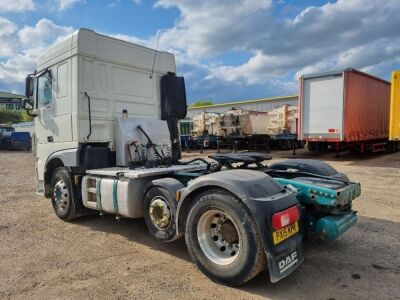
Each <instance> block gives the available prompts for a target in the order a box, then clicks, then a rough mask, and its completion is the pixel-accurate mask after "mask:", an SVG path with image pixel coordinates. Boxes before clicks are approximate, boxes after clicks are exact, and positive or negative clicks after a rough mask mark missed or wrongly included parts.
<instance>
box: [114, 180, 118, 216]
mask: <svg viewBox="0 0 400 300" xmlns="http://www.w3.org/2000/svg"><path fill="white" fill-rule="evenodd" d="M113 200H114V212H115V214H116V215H117V216H118V179H115V180H114V182H113Z"/></svg>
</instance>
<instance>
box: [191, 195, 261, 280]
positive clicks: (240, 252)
mask: <svg viewBox="0 0 400 300" xmlns="http://www.w3.org/2000/svg"><path fill="white" fill-rule="evenodd" d="M185 240H186V245H187V248H188V251H189V254H190V256H191V258H192V260H193V261H194V262H195V264H196V265H197V267H198V268H199V269H200V270H201V271H202V272H203V273H204V274H205V275H207V276H208V277H209V278H211V279H212V280H214V281H217V282H221V283H223V284H226V285H231V286H234V285H240V284H243V283H245V282H246V281H248V280H250V279H252V278H253V277H254V276H256V275H257V274H258V273H260V272H261V271H262V270H264V268H265V254H264V250H263V246H262V243H261V241H260V238H259V235H258V231H257V228H256V225H255V223H254V221H253V219H252V217H251V216H250V215H249V213H248V212H247V209H246V208H245V207H243V205H242V204H241V203H240V202H239V201H238V200H237V199H236V198H235V197H233V196H231V195H230V194H228V193H226V192H224V191H222V190H210V191H206V192H204V193H202V194H200V195H199V196H198V199H197V203H196V204H195V205H194V206H193V207H192V208H191V210H190V212H189V215H188V218H187V221H186V228H185Z"/></svg>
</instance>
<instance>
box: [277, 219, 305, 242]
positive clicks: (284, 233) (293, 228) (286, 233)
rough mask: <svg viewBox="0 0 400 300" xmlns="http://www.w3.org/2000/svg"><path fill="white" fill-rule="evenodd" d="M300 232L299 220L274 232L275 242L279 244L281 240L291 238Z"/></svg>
mask: <svg viewBox="0 0 400 300" xmlns="http://www.w3.org/2000/svg"><path fill="white" fill-rule="evenodd" d="M297 232H299V224H298V222H296V223H293V224H290V225H288V226H285V227H283V228H281V229H279V230H277V231H274V232H273V233H272V237H273V238H274V244H275V245H276V244H279V243H280V242H282V241H284V240H286V239H288V238H290V237H291V236H292V235H294V234H296V233H297Z"/></svg>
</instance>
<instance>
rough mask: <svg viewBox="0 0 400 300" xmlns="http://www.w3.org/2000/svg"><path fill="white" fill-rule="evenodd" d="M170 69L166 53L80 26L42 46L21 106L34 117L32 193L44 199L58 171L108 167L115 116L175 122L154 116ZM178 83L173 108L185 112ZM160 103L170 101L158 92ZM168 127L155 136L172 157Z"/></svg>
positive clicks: (176, 147)
mask: <svg viewBox="0 0 400 300" xmlns="http://www.w3.org/2000/svg"><path fill="white" fill-rule="evenodd" d="M175 72H176V66H175V59H174V56H173V55H172V54H170V53H167V52H157V51H155V50H152V49H149V48H146V47H142V46H139V45H135V44H132V43H128V42H125V41H122V40H118V39H115V38H112V37H107V36H104V35H101V34H98V33H96V32H94V31H92V30H88V29H79V30H77V31H76V32H74V33H73V34H72V35H70V36H68V37H67V38H65V39H64V40H62V41H61V42H59V43H57V44H55V45H53V46H52V47H50V48H49V49H48V50H47V51H46V52H45V53H44V54H43V55H42V56H41V57H40V58H39V60H38V63H37V68H36V71H35V72H34V74H32V75H30V76H28V77H27V81H26V83H27V84H26V94H27V96H28V98H29V100H26V102H27V104H28V108H32V110H31V114H33V115H34V116H36V118H35V137H36V147H37V148H36V149H37V151H36V156H37V175H38V181H39V185H38V191H41V192H44V193H45V195H47V196H49V193H50V178H51V174H52V173H53V172H54V170H55V169H56V168H58V167H60V166H66V167H71V168H80V169H88V168H96V167H107V166H113V165H114V163H113V157H115V150H116V143H115V122H116V119H117V118H120V117H121V115H122V112H123V111H126V112H127V114H128V116H129V118H136V119H137V118H140V119H147V120H148V121H149V122H152V121H155V120H158V121H160V120H161V118H162V117H163V119H164V120H167V119H168V121H169V122H170V121H172V123H174V121H173V120H171V119H176V117H177V116H176V115H175V116H168V115H166V113H165V111H164V115H163V116H162V115H161V114H162V113H163V111H162V109H161V102H162V99H161V97H162V92H161V78H162V77H163V76H169V77H170V78H171V80H172V81H173V80H174V78H177V77H175V76H173V74H175ZM179 82H180V85H181V88H180V90H181V91H182V90H183V93H181V94H182V95H183V96H182V95H181V100H182V101H181V102H182V104H181V105H180V107H179V103H177V102H175V103H174V106H175V109H177V110H181V111H183V112H184V113H185V112H186V99H184V98H185V97H184V83H183V79H180V80H179ZM164 94H165V93H164ZM165 98H171V96H170V95H164V99H165ZM164 102H165V101H164ZM167 102H168V101H167ZM169 103H170V102H168V103H166V104H167V105H170V104H169ZM164 123H165V124H164V126H167V122H165V121H164ZM170 123H171V122H170ZM170 127H176V126H175V125H174V124H170ZM151 129H152V130H153V131H154V127H151V126H150V127H149V130H151ZM171 129H172V131H171V130H167V131H165V130H164V131H163V133H164V134H165V133H167V136H164V137H161V138H162V139H164V140H165V141H169V140H172V141H173V144H174V145H173V146H172V147H173V148H174V151H175V152H177V151H179V144H178V137H177V129H176V130H175V128H171ZM169 131H171V133H172V134H170V133H169ZM174 131H175V132H174ZM165 141H164V142H165ZM89 152H90V154H87V153H89ZM108 152H110V155H108ZM105 154H106V155H105ZM174 154H175V155H178V156H179V153H174ZM104 155H105V156H106V157H108V156H110V157H111V158H110V160H109V161H107V160H106V159H104V157H105V156H104ZM99 157H102V158H101V159H99ZM114 160H115V159H114Z"/></svg>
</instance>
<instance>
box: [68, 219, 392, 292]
mask: <svg viewBox="0 0 400 300" xmlns="http://www.w3.org/2000/svg"><path fill="white" fill-rule="evenodd" d="M75 223H76V224H78V225H83V226H87V227H89V228H90V229H91V230H95V231H100V232H106V233H109V234H110V233H111V234H117V235H121V236H124V237H125V238H127V240H129V241H132V242H135V243H140V244H143V245H145V246H147V247H149V248H151V249H153V250H157V251H162V252H164V253H167V254H169V255H172V256H175V257H177V258H179V259H182V260H185V261H188V262H191V259H190V256H189V254H188V252H187V249H186V245H185V242H184V240H183V239H180V240H177V241H174V242H170V243H164V242H161V241H158V240H156V239H155V238H153V237H152V236H150V235H149V233H148V231H147V228H146V225H145V222H144V220H143V219H121V220H120V221H116V220H115V218H114V217H113V216H111V215H105V216H103V217H101V218H100V217H98V216H95V215H93V216H88V217H85V218H82V219H80V220H77V221H75ZM399 232H400V223H396V222H391V221H385V220H380V219H373V218H367V217H359V222H358V224H357V225H356V226H355V227H353V228H352V229H350V231H349V232H347V233H345V234H344V235H343V236H342V237H341V238H340V239H339V240H337V241H333V242H322V241H314V242H313V241H308V240H306V241H305V243H304V248H305V261H304V263H303V264H302V265H301V266H300V267H299V269H298V270H296V271H295V272H294V273H293V274H291V275H290V276H289V277H287V278H285V279H283V280H281V281H279V282H278V283H275V284H272V283H271V282H270V281H269V276H268V271H264V272H262V273H260V274H259V275H258V276H257V277H255V278H254V279H252V280H250V281H249V282H247V283H246V284H244V285H242V286H239V287H236V289H238V290H241V291H243V292H246V293H249V294H253V295H257V296H262V297H268V298H272V299H288V298H293V299H315V298H318V299H348V298H357V297H360V296H361V298H363V297H367V295H369V297H372V298H375V296H376V297H377V298H379V295H380V293H382V284H383V283H384V282H385V293H386V295H387V296H388V297H389V298H391V297H390V295H392V296H395V295H396V293H397V292H398V291H397V286H396V282H395V281H396V280H393V279H394V278H399V276H400V257H399V256H398V253H400V243H399V241H398V235H399ZM377 241H379V243H377ZM199 272H200V271H199Z"/></svg>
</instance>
